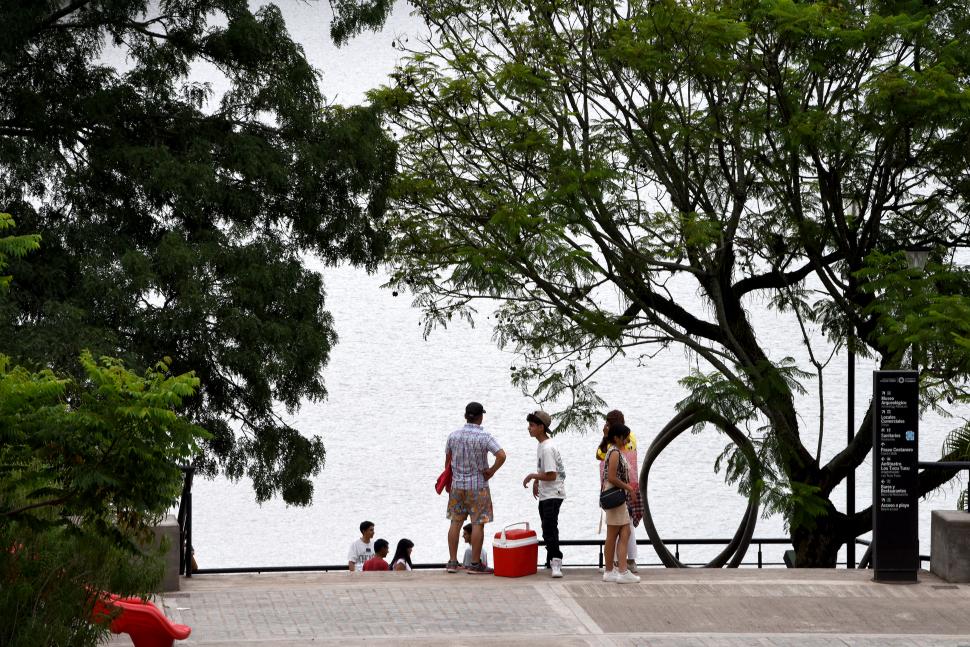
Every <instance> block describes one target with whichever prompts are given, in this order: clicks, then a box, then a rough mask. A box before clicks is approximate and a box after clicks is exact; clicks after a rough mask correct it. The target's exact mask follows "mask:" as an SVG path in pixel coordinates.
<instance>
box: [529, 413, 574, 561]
mask: <svg viewBox="0 0 970 647" xmlns="http://www.w3.org/2000/svg"><path fill="white" fill-rule="evenodd" d="M525 419H526V420H527V421H528V423H529V435H530V436H532V437H533V438H535V439H536V440H537V441H539V447H538V449H537V450H536V458H537V461H536V465H537V466H536V471H535V472H534V473H532V474H529V475H528V476H526V477H525V479H524V480H523V481H522V487H528V486H529V481H532V496H534V497H535V498H537V499H539V519H540V520H541V521H542V541H543V542H544V543H545V545H546V567H547V568H551V569H552V576H553V577H562V551H561V550H559V508H560V507H561V506H562V501H563V499H565V498H566V486H565V483H564V481H565V479H566V470H565V469H564V468H563V464H562V456H560V455H559V450H558V449H556V446H555V445H554V444H553V442H552V439H551V438H550V437H549V426H550V425H551V424H552V418H551V417H550V416H549V414H548V413H546V412H545V411H533V412H532V413H530V414H529V415H527V416H526V417H525Z"/></svg>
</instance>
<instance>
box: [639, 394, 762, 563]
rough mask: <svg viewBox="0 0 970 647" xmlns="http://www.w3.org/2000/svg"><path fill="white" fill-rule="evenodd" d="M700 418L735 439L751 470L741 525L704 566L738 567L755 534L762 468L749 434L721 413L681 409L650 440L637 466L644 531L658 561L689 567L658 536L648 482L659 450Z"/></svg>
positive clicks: (699, 420) (700, 420)
mask: <svg viewBox="0 0 970 647" xmlns="http://www.w3.org/2000/svg"><path fill="white" fill-rule="evenodd" d="M699 422H711V423H713V424H715V425H717V426H718V427H720V429H721V430H722V431H724V432H725V433H726V434H727V435H728V437H730V438H731V440H732V441H734V443H735V444H736V445H737V446H738V447H739V448H740V449H741V452H742V453H743V454H744V456H745V458H746V459H747V461H748V467H749V469H750V470H751V482H752V483H753V484H755V485H754V486H752V488H751V492H750V493H749V494H748V507H747V510H746V511H745V513H744V519H743V520H742V522H741V525H739V526H738V529H737V531H736V532H735V533H734V537H733V538H732V539H731V541H730V543H728V545H727V547H725V548H724V550H722V551H721V552H720V553H719V554H718V555H717V557H715V558H714V559H712V560H711V561H710V562H708V563H707V564H705V565H704V568H720V567H722V566H724V565H725V564H727V565H728V567H729V568H737V567H738V566H739V565H740V564H741V561H742V560H743V559H744V555H745V553H746V552H747V551H748V546H749V545H750V544H751V536H752V535H753V534H754V526H755V523H756V522H757V520H758V509H759V506H760V500H761V488H760V487H759V486H758V484H759V483H760V480H761V468H760V465H759V463H758V458H757V454H756V453H755V451H754V446H753V445H752V444H751V441H750V440H748V437H747V436H746V435H745V434H744V433H743V432H741V430H740V429H738V428H737V427H735V426H734V425H733V424H731V423H730V422H728V421H726V420H724V419H723V418H721V417H720V416H717V415H715V414H711V413H710V412H703V413H702V412H701V411H700V410H699V409H693V410H688V411H684V412H682V413H680V414H678V415H677V416H676V417H675V418H674V419H673V420H671V421H670V422H669V423H667V426H666V427H664V428H663V429H662V430H661V431H660V433H659V434H657V437H656V438H654V440H653V442H652V443H650V447H649V449H647V455H646V458H645V460H644V461H643V467H642V468H641V469H640V496H641V497H642V498H643V524H644V526H645V527H646V529H647V535H649V537H650V541H651V543H652V544H653V547H654V550H656V551H657V555H658V556H659V557H660V561H661V562H663V564H664V566H666V567H667V568H689V567H688V566H687V564H684V563H683V562H681V561H680V560H679V559H677V557H676V556H674V555H673V554H671V552H670V551H669V550H668V549H667V546H666V545H665V544H664V543H663V540H662V539H661V538H660V534H659V533H658V532H657V527H656V526H655V525H654V523H653V516H652V515H651V514H650V502H649V500H648V499H647V483H648V479H649V477H650V466H651V465H652V464H653V462H654V461H655V460H656V459H657V457H658V456H660V452H662V451H663V450H664V448H665V447H667V445H669V444H670V443H671V441H673V440H674V439H675V438H677V436H679V435H680V434H682V433H683V432H685V431H686V430H688V429H690V428H691V427H693V426H694V425H695V424H697V423H699ZM729 560H730V561H729Z"/></svg>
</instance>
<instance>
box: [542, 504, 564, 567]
mask: <svg viewBox="0 0 970 647" xmlns="http://www.w3.org/2000/svg"><path fill="white" fill-rule="evenodd" d="M561 506H562V499H545V500H544V501H539V519H541V520H542V541H544V542H546V567H547V568H548V567H549V562H550V560H553V559H556V558H559V559H562V551H560V550H559V508H560V507H561Z"/></svg>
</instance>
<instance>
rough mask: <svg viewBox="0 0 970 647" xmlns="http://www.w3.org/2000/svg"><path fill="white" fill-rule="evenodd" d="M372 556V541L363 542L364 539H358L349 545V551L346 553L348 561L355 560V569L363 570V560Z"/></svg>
mask: <svg viewBox="0 0 970 647" xmlns="http://www.w3.org/2000/svg"><path fill="white" fill-rule="evenodd" d="M373 556H374V543H373V542H371V543H369V544H365V543H364V540H362V539H358V540H357V541H355V542H354V543H352V544H351V545H350V553H348V555H347V561H348V562H355V563H356V564H357V566H355V567H354V570H355V571H362V570H364V562H366V561H367V560H368V559H370V558H371V557H373Z"/></svg>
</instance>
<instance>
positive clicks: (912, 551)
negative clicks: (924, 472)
mask: <svg viewBox="0 0 970 647" xmlns="http://www.w3.org/2000/svg"><path fill="white" fill-rule="evenodd" d="M918 379H919V378H918V375H917V373H916V371H873V390H872V393H873V398H872V406H873V407H874V409H875V410H874V411H873V417H872V419H873V422H872V450H873V453H872V568H873V570H874V571H875V579H876V580H877V581H880V580H881V581H897V582H899V581H913V582H915V581H916V572H917V571H918V570H919V517H918V512H919V507H918V498H917V477H918V471H919V466H918V465H917V462H918V459H919V451H918V444H917V442H918V439H919V382H918Z"/></svg>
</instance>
